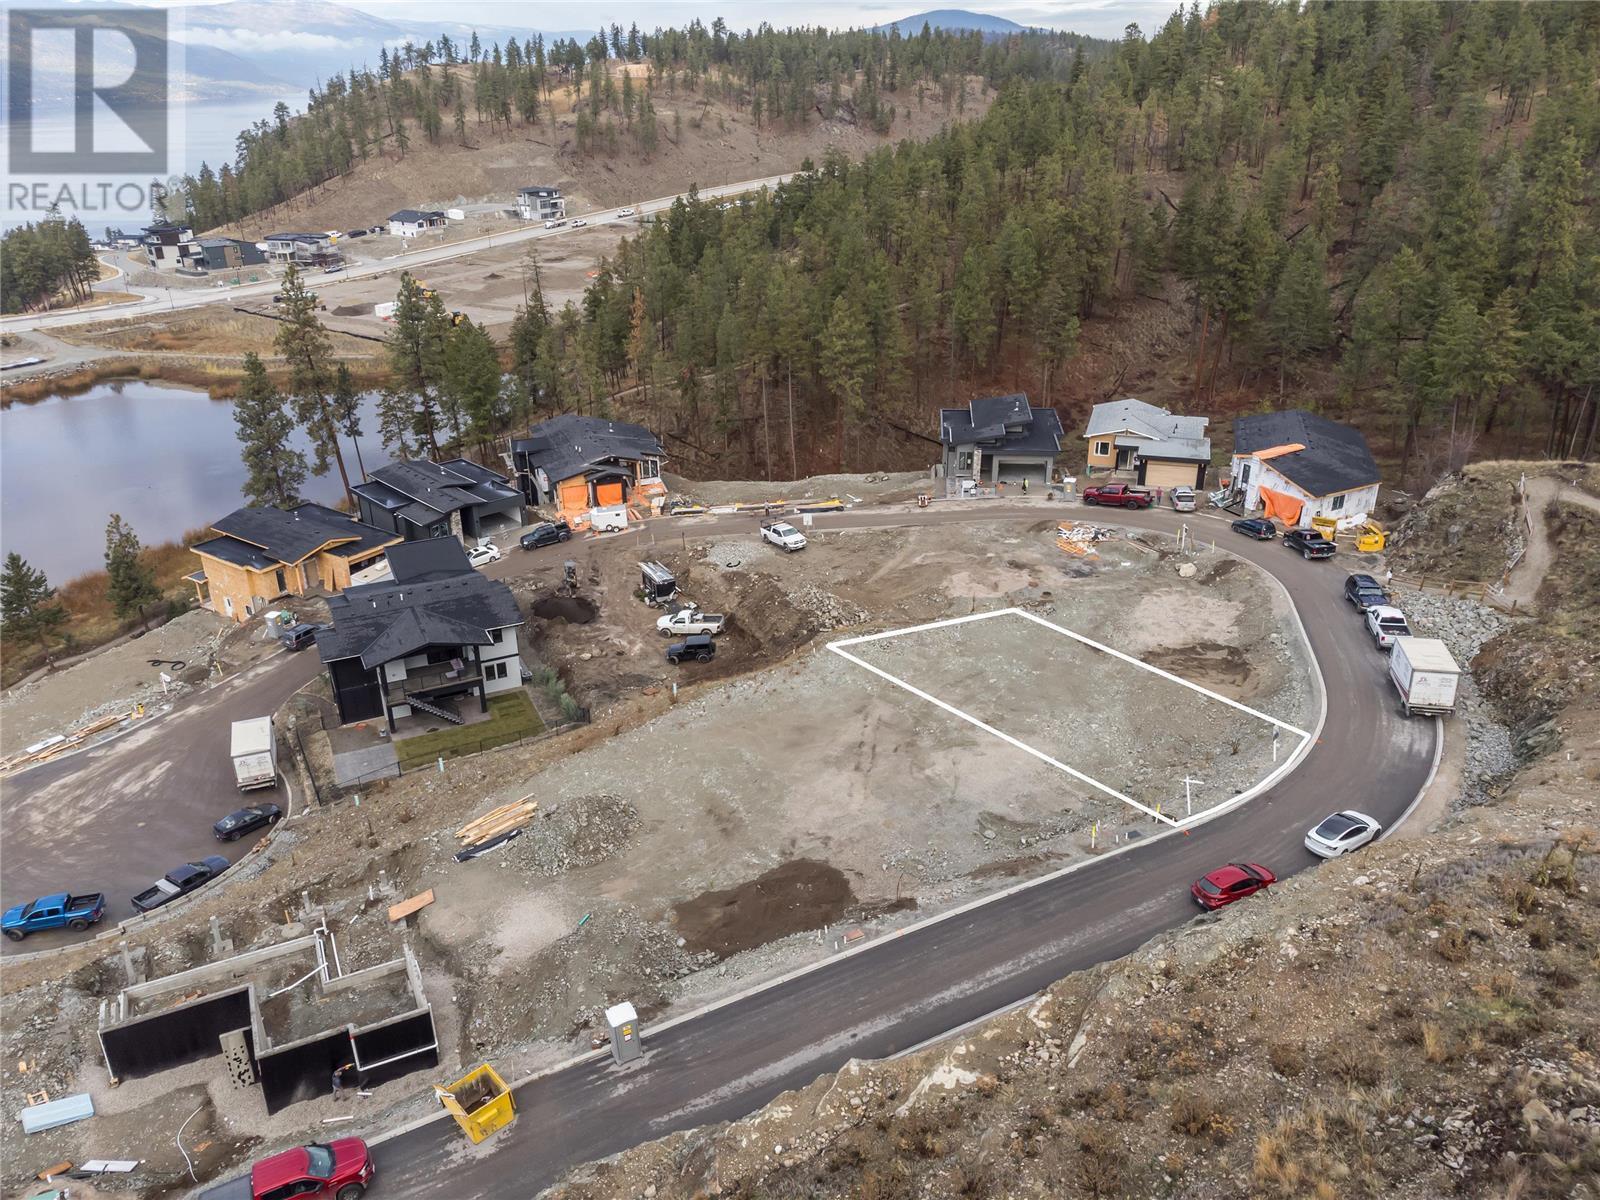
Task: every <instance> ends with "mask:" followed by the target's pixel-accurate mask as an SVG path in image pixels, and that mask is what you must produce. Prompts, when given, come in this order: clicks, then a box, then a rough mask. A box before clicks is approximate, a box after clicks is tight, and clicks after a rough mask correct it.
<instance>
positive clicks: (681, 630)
mask: <svg viewBox="0 0 1600 1200" xmlns="http://www.w3.org/2000/svg"><path fill="white" fill-rule="evenodd" d="M727 624H728V618H727V617H725V616H723V615H722V614H721V613H704V612H701V611H700V610H699V609H697V608H680V609H679V610H678V611H677V612H675V613H668V614H667V615H666V616H664V617H657V618H656V628H657V629H659V630H660V631H661V636H662V637H686V636H687V635H689V634H691V633H709V634H718V633H721V632H722V630H723V628H724V627H725V626H726V625H727Z"/></svg>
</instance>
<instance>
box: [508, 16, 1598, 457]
mask: <svg viewBox="0 0 1600 1200" xmlns="http://www.w3.org/2000/svg"><path fill="white" fill-rule="evenodd" d="M1597 79H1600V6H1596V5H1578V4H1516V3H1503V4H1453V3H1433V4H1429V3H1409V2H1408V3H1377V4H1315V5H1307V6H1304V7H1302V8H1297V7H1293V6H1288V5H1266V4H1258V3H1235V2H1230V3H1221V4H1217V5H1214V6H1213V7H1212V8H1211V9H1210V10H1208V11H1207V12H1204V13H1202V12H1201V11H1199V10H1198V8H1195V7H1191V8H1189V9H1188V10H1186V11H1180V12H1176V13H1174V15H1173V16H1172V18H1171V19H1170V20H1168V21H1167V22H1166V24H1165V25H1163V26H1162V28H1161V29H1160V30H1159V31H1157V32H1156V33H1155V35H1154V36H1152V37H1149V38H1148V39H1147V38H1146V37H1144V36H1143V35H1142V34H1141V32H1140V31H1139V30H1138V29H1137V28H1136V27H1132V26H1130V27H1129V29H1128V33H1127V36H1126V38H1125V39H1124V41H1123V42H1122V44H1121V45H1120V47H1119V48H1118V50H1117V51H1116V53H1115V54H1114V55H1112V56H1109V57H1107V58H1104V59H1101V60H1095V59H1092V58H1091V59H1088V60H1086V61H1080V62H1078V63H1077V64H1076V65H1075V66H1074V67H1073V69H1072V71H1071V74H1070V77H1069V78H1068V79H1066V80H1062V81H1059V82H1057V81H1051V82H1037V81H1033V80H1026V79H1018V80H1015V81H1013V82H1012V83H1010V84H1009V85H1007V87H1006V89H1005V90H1004V92H1003V94H1002V95H1001V97H1000V99H999V101H998V102H997V103H996V105H995V106H994V108H993V109H992V110H991V111H990V113H989V114H988V115H987V116H986V117H985V118H984V119H983V120H982V121H980V122H978V123H975V124H972V125H966V126H957V127H955V128H952V129H950V130H949V131H948V132H946V133H945V134H944V135H943V136H940V137H938V138H935V139H933V140H932V141H930V142H927V143H925V144H915V145H914V144H901V145H900V146H898V147H896V148H894V149H891V150H884V151H882V152H879V153H876V154H873V155H871V156H870V157H868V158H867V159H866V161H864V162H860V163H852V162H847V161H844V160H842V159H839V160H832V161H827V162H824V163H823V164H821V165H820V166H819V167H817V168H816V169H815V170H813V171H810V172H808V173H806V174H805V175H804V176H803V177H801V178H797V179H796V180H795V181H794V182H792V183H791V184H790V185H788V186H786V187H783V188H781V189H779V190H778V191H777V192H776V193H775V194H772V195H767V196H763V197H762V198H760V199H756V200H753V201H749V202H746V203H743V204H740V205H738V206H734V207H730V208H722V207H719V206H714V205H707V204H703V203H698V202H695V201H688V202H681V203H680V204H678V205H677V206H676V207H675V208H674V210H673V211H672V213H671V214H670V216H669V217H668V218H666V219H664V220H662V221H660V222H659V223H657V224H656V225H655V226H654V227H653V228H652V229H650V230H648V231H647V232H645V233H644V234H642V235H641V236H640V237H639V238H638V239H637V240H635V241H633V242H631V243H628V244H625V245H624V247H623V249H622V250H621V252H620V253H619V254H618V256H617V257H616V259H615V261H614V262H612V263H610V264H609V265H608V266H607V267H606V269H604V270H602V271H601V273H600V275H599V277H598V278H597V280H596V281H595V283H594V285H593V287H592V288H591V290H590V292H589V295H588V296H587V298H586V300H585V303H584V305H583V307H582V309H581V311H578V310H574V311H568V312H567V313H565V314H557V315H556V316H555V317H554V318H553V326H552V329H551V332H550V335H549V337H548V338H547V344H546V345H545V347H544V350H543V353H544V354H546V355H547V356H553V362H550V363H547V364H546V369H545V370H544V372H543V374H542V376H538V377H540V378H543V379H544V380H545V384H544V386H543V389H542V392H541V394H539V395H537V396H532V397H526V400H527V401H528V402H530V403H532V404H533V405H534V406H536V407H543V408H571V407H582V408H585V409H587V410H591V411H594V410H607V409H610V410H613V411H618V412H619V413H620V412H632V413H643V414H646V415H648V417H649V418H650V419H651V420H654V421H656V422H657V423H659V424H661V425H663V426H664V427H666V428H667V429H669V430H671V431H674V432H677V433H681V434H683V435H684V436H685V437H687V438H690V439H692V440H693V442H694V444H695V445H697V446H698V447H699V451H700V452H701V453H703V454H705V455H707V456H709V457H713V458H720V459H724V460H725V459H726V458H727V457H728V456H729V455H732V456H733V458H734V459H735V460H739V461H740V462H741V464H742V465H744V466H746V467H748V468H749V469H750V470H753V471H757V472H761V471H766V472H770V473H773V474H778V475H783V474H789V473H793V472H796V471H807V470H818V469H840V468H842V469H863V468H869V467H875V466H880V465H886V464H885V463H884V461H883V458H884V456H885V455H886V454H888V453H890V452H891V451H890V450H889V449H887V447H888V446H889V445H890V444H891V443H886V442H884V441H883V440H882V439H883V437H884V436H885V435H884V429H885V428H886V427H887V426H888V425H891V424H892V425H899V426H902V427H905V428H911V429H915V430H918V431H920V432H924V433H932V432H935V430H936V427H935V425H934V424H933V421H932V410H933V409H934V408H935V407H937V405H938V404H939V403H942V402H957V403H959V402H961V401H963V400H964V399H965V398H966V397H967V396H969V395H971V394H972V393H973V392H974V391H976V390H979V389H983V388H1026V389H1027V390H1030V391H1031V392H1033V393H1034V394H1035V396H1036V398H1038V399H1042V400H1045V401H1048V402H1052V403H1057V404H1059V405H1064V406H1065V407H1067V408H1068V409H1069V410H1071V409H1073V408H1079V407H1082V406H1086V405H1087V404H1089V403H1093V402H1095V401H1098V400H1100V399H1104V398H1105V396H1104V395H1100V394H1094V395H1064V394H1063V393H1062V391H1061V389H1060V388H1059V387H1057V386H1056V384H1055V381H1056V379H1057V377H1058V375H1059V373H1060V372H1061V368H1062V366H1063V364H1065V363H1068V362H1070V360H1071V359H1072V358H1073V356H1074V354H1075V353H1077V352H1078V351H1079V349H1080V346H1079V338H1080V334H1081V331H1082V330H1083V329H1084V328H1085V327H1086V325H1087V323H1089V322H1096V323H1101V324H1104V325H1105V326H1106V327H1107V330H1108V333H1107V336H1109V337H1114V336H1116V328H1117V326H1118V325H1119V323H1120V322H1121V321H1122V320H1123V319H1124V318H1127V317H1130V316H1131V315H1134V314H1137V313H1138V312H1139V311H1141V309H1142V308H1145V307H1148V306H1150V305H1162V304H1168V305H1175V306H1177V307H1178V308H1179V309H1181V310H1182V312H1183V314H1184V315H1185V316H1186V317H1192V321H1193V328H1192V335H1191V336H1190V340H1189V344H1188V347H1187V349H1186V350H1185V351H1184V352H1183V353H1182V354H1181V355H1177V356H1175V358H1174V361H1173V362H1171V363H1168V364H1166V367H1167V373H1166V378H1167V381H1168V386H1167V387H1166V388H1165V391H1164V392H1163V394H1159V395H1154V396H1149V397H1147V398H1152V399H1157V400H1160V401H1163V402H1168V403H1177V404H1180V405H1184V406H1188V407H1191V408H1194V409H1205V410H1208V411H1213V412H1217V411H1219V410H1221V409H1223V408H1226V407H1228V406H1233V407H1255V406H1262V405H1278V404H1289V403H1294V404H1304V403H1310V404H1314V405H1317V406H1320V407H1323V408H1325V409H1327V410H1329V411H1333V412H1352V413H1356V414H1358V415H1359V416H1360V419H1361V420H1362V423H1363V424H1364V425H1365V426H1366V427H1367V428H1368V429H1369V431H1370V432H1372V433H1374V434H1378V433H1380V432H1381V431H1384V430H1387V431H1389V432H1390V433H1392V447H1390V448H1389V449H1392V452H1393V453H1394V454H1395V455H1396V456H1398V457H1400V458H1403V459H1404V460H1405V463H1404V469H1405V471H1406V472H1407V473H1409V474H1411V475H1418V474H1420V473H1422V472H1431V473H1434V474H1436V473H1437V472H1438V471H1439V470H1441V469H1444V468H1446V467H1447V466H1448V465H1452V464H1459V462H1461V461H1463V460H1464V459H1465V458H1466V457H1468V456H1469V455H1471V454H1473V453H1474V448H1475V446H1476V447H1477V449H1478V450H1480V451H1481V450H1482V449H1484V448H1485V447H1487V446H1489V445H1491V444H1492V445H1496V446H1501V445H1505V444H1507V443H1510V444H1514V445H1517V446H1520V447H1521V448H1523V449H1525V450H1527V451H1531V452H1534V453H1538V452H1546V453H1550V454H1558V455H1572V454H1588V453H1592V451H1593V449H1594V443H1595V427H1596V420H1595V417H1596V413H1595V409H1596V399H1597V398H1596V397H1595V394H1594V385H1595V382H1596V379H1597V376H1600V241H1597V226H1596V207H1595V202H1596V198H1597V195H1596V192H1597V189H1596V154H1597V147H1600V97H1597V91H1596V84H1597ZM522 377H523V378H526V379H532V378H535V377H536V373H535V372H531V371H525V372H523V373H522ZM614 397H615V398H614ZM791 413H792V420H791ZM1384 440H1385V439H1384V438H1382V437H1379V438H1378V441H1379V442H1380V444H1381V443H1382V442H1383V441H1384ZM902 441H903V439H902ZM900 449H901V452H902V453H909V454H910V455H911V456H912V457H913V458H917V459H920V460H925V459H926V456H927V447H926V446H920V447H919V446H917V445H915V444H913V445H911V446H910V447H909V449H908V448H907V447H906V446H904V445H903V444H902V445H901V447H900ZM729 469H733V468H729Z"/></svg>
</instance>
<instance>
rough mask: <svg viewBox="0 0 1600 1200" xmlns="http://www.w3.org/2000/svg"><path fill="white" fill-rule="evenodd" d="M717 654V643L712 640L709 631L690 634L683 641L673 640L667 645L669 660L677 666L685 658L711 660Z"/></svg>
mask: <svg viewBox="0 0 1600 1200" xmlns="http://www.w3.org/2000/svg"><path fill="white" fill-rule="evenodd" d="M716 656H717V645H716V643H715V642H713V641H712V640H711V635H710V634H709V633H695V634H690V635H689V636H688V637H686V638H684V639H683V641H681V642H673V643H672V645H670V646H668V647H667V661H668V662H669V663H672V664H673V665H674V666H676V665H677V664H678V663H681V662H683V661H684V659H693V660H694V661H695V662H710V661H711V660H712V659H713V658H715V657H716Z"/></svg>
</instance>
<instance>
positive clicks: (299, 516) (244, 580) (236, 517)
mask: <svg viewBox="0 0 1600 1200" xmlns="http://www.w3.org/2000/svg"><path fill="white" fill-rule="evenodd" d="M211 531H212V532H213V533H214V534H216V536H215V537H212V538H208V539H206V540H205V541H203V542H199V543H197V544H196V545H194V546H192V547H191V549H192V550H193V551H194V553H195V555H196V556H197V557H198V558H199V559H200V569H199V570H198V571H195V572H194V573H193V574H190V575H187V576H185V578H186V579H188V580H189V582H191V583H193V584H194V587H195V593H196V595H197V596H198V597H199V600H200V605H201V607H202V608H209V609H211V610H212V611H213V612H218V613H221V614H222V615H223V616H225V617H228V618H229V619H231V620H233V621H236V622H238V623H239V624H241V625H242V624H244V622H246V621H248V620H250V619H251V618H252V617H254V616H256V615H257V614H259V613H260V612H262V611H263V610H264V609H266V608H268V607H269V606H271V605H272V604H274V603H275V602H276V601H278V600H281V599H282V598H283V597H285V596H306V595H311V594H314V593H317V592H342V591H344V589H345V588H347V587H349V586H350V576H351V573H352V572H359V571H362V570H365V569H366V568H368V567H371V566H374V565H376V564H377V563H378V562H379V561H380V560H381V559H382V558H383V556H384V550H385V549H386V548H387V547H389V546H392V545H394V544H395V543H397V542H399V541H401V538H400V537H399V536H398V535H396V534H393V533H390V532H388V531H386V530H383V529H378V528H377V527H375V526H372V525H367V524H363V523H362V522H360V521H357V520H356V519H354V518H353V517H351V516H350V515H348V514H347V513H342V512H340V511H339V510H338V509H334V508H329V507H327V506H326V505H323V504H301V505H298V506H296V507H295V508H291V509H282V508H270V507H269V508H240V509H236V510H235V511H233V512H231V513H229V514H228V515H227V516H225V517H223V518H221V519H220V520H217V521H213V522H212V523H211Z"/></svg>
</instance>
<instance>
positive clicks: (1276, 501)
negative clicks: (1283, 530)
mask: <svg viewBox="0 0 1600 1200" xmlns="http://www.w3.org/2000/svg"><path fill="white" fill-rule="evenodd" d="M1304 507H1305V504H1304V502H1303V501H1300V500H1297V499H1295V498H1294V497H1293V496H1291V495H1289V494H1288V493H1287V492H1275V491H1273V490H1272V489H1271V488H1266V487H1264V488H1262V489H1261V508H1262V514H1261V515H1262V516H1264V517H1266V518H1267V519H1268V520H1271V519H1272V518H1274V517H1276V518H1277V519H1278V520H1280V521H1282V522H1283V523H1284V524H1285V525H1298V524H1299V523H1300V510H1301V509H1302V508H1304Z"/></svg>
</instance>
